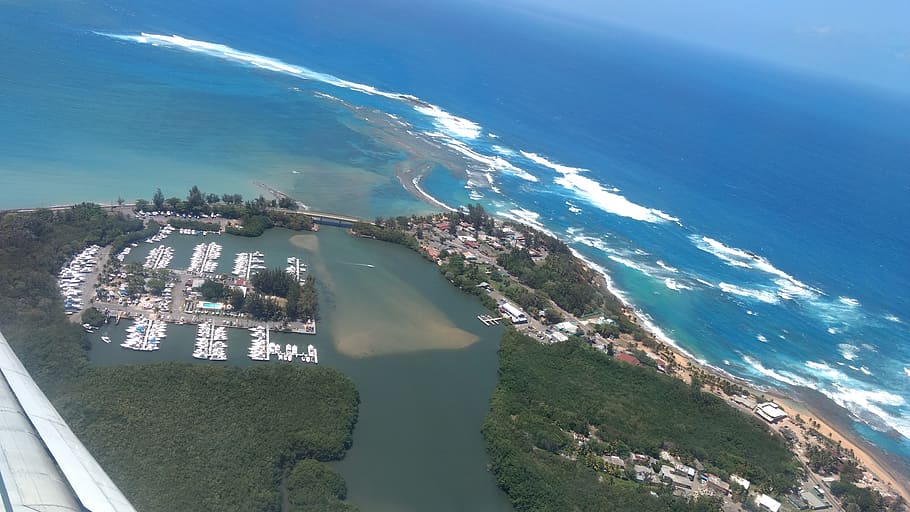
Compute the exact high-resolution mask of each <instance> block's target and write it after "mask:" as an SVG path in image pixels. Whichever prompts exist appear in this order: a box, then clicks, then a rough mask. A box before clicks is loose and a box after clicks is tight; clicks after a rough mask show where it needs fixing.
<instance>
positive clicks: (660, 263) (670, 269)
mask: <svg viewBox="0 0 910 512" xmlns="http://www.w3.org/2000/svg"><path fill="white" fill-rule="evenodd" d="M656 263H657V266H658V267H660V268H662V269H664V270H666V271H667V272H672V273H674V274H676V273H678V272H679V269H678V268H675V267H671V266H670V265H667V264H666V263H664V262H663V261H661V260H657V261H656Z"/></svg>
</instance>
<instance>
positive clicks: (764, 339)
mask: <svg viewBox="0 0 910 512" xmlns="http://www.w3.org/2000/svg"><path fill="white" fill-rule="evenodd" d="M755 338H756V339H757V340H758V341H760V342H762V343H768V338H766V337H765V336H764V335H763V334H759V335H758V336H756V337H755Z"/></svg>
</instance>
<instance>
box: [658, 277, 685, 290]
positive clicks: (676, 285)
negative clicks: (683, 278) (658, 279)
mask: <svg viewBox="0 0 910 512" xmlns="http://www.w3.org/2000/svg"><path fill="white" fill-rule="evenodd" d="M664 286H666V287H667V288H669V289H671V290H674V291H677V292H679V291H682V290H691V289H692V287H691V286H687V285H684V284H682V283H680V282H678V281H676V280H675V279H671V278H669V277H668V278H665V279H664Z"/></svg>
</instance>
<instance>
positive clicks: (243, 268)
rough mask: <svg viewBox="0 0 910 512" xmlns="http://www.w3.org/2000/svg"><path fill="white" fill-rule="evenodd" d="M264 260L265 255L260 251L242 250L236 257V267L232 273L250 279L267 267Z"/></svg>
mask: <svg viewBox="0 0 910 512" xmlns="http://www.w3.org/2000/svg"><path fill="white" fill-rule="evenodd" d="M264 262H265V255H264V254H262V253H261V252H259V251H254V252H241V253H238V254H237V256H236V257H235V258H234V269H233V270H232V271H231V273H232V274H234V275H235V276H237V277H241V278H243V279H245V280H247V281H249V279H250V276H252V275H254V274H256V273H257V272H258V271H260V270H264V269H265V268H266V266H265V265H264V264H263V263H264Z"/></svg>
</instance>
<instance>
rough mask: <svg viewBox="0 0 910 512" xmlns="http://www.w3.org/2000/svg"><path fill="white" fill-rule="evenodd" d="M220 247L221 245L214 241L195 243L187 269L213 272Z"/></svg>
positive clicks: (219, 255)
mask: <svg viewBox="0 0 910 512" xmlns="http://www.w3.org/2000/svg"><path fill="white" fill-rule="evenodd" d="M221 249H222V247H221V245H219V244H217V243H215V242H212V243H208V244H199V245H197V246H196V247H194V248H193V255H192V256H191V257H190V266H189V268H188V269H187V270H189V271H190V272H209V273H214V272H215V269H216V268H218V258H220V257H221Z"/></svg>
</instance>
